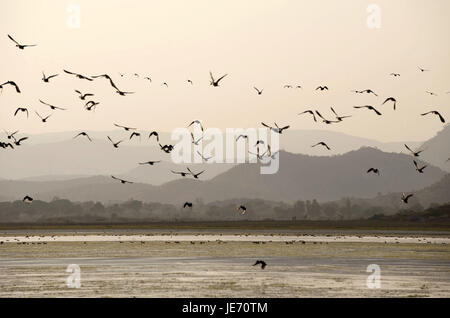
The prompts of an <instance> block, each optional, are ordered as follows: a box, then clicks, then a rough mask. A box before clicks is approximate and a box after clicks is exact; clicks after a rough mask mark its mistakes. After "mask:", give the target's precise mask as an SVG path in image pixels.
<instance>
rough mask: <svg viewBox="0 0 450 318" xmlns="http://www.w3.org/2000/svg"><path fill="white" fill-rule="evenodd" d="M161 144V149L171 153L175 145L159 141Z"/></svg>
mask: <svg viewBox="0 0 450 318" xmlns="http://www.w3.org/2000/svg"><path fill="white" fill-rule="evenodd" d="M158 144H159V147H160V148H161V150H162V151H164V152H165V153H170V152H171V151H172V150H173V147H174V146H173V145H164V146H163V145H161V144H160V143H158Z"/></svg>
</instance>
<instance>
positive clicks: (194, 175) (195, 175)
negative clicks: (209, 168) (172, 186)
mask: <svg viewBox="0 0 450 318" xmlns="http://www.w3.org/2000/svg"><path fill="white" fill-rule="evenodd" d="M187 170H188V171H189V172H190V173H191V175H192V176H193V177H194V178H195V179H198V176H199V175H201V174H202V173H203V172H205V170H203V171H201V172H199V173H193V172H192V171H191V169H189V168H187Z"/></svg>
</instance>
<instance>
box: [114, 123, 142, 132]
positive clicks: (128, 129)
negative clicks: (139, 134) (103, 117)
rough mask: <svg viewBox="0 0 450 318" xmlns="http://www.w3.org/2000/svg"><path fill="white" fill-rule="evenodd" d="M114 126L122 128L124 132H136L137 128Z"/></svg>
mask: <svg viewBox="0 0 450 318" xmlns="http://www.w3.org/2000/svg"><path fill="white" fill-rule="evenodd" d="M114 126H116V127H119V128H123V129H125V131H130V130H136V129H137V128H132V127H127V126H121V125H118V124H114Z"/></svg>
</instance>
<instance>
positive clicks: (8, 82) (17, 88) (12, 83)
mask: <svg viewBox="0 0 450 318" xmlns="http://www.w3.org/2000/svg"><path fill="white" fill-rule="evenodd" d="M5 85H11V86H14V87H15V88H16V92H17V93H21V92H20V89H19V86H18V85H17V84H16V83H15V82H13V81H7V82H5V83H3V84H1V85H0V90H2V91H3V86H5Z"/></svg>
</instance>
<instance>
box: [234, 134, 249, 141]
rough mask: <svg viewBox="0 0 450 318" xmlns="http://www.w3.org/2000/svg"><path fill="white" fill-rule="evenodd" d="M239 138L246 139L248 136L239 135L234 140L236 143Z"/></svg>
mask: <svg viewBox="0 0 450 318" xmlns="http://www.w3.org/2000/svg"><path fill="white" fill-rule="evenodd" d="M239 138H244V139H248V135H239V136H238V137H237V138H236V141H238V140H239Z"/></svg>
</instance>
